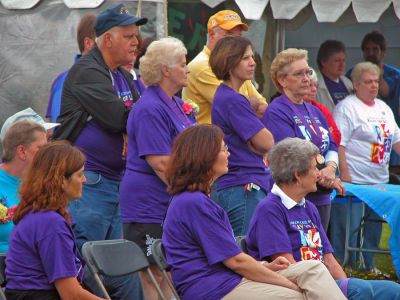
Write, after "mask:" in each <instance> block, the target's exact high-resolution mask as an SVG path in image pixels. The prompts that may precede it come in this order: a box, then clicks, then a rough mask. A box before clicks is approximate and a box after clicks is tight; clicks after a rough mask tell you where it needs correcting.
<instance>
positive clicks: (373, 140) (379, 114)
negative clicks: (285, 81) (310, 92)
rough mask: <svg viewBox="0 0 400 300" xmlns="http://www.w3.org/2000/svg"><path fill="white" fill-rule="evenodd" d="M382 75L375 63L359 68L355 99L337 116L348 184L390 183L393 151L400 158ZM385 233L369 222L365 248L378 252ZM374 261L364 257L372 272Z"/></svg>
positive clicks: (355, 74) (344, 103) (397, 133)
mask: <svg viewBox="0 0 400 300" xmlns="http://www.w3.org/2000/svg"><path fill="white" fill-rule="evenodd" d="M380 72H381V71H380V69H379V67H378V66H376V65H375V64H373V63H370V62H362V63H359V64H357V65H356V66H355V67H354V69H353V71H352V73H351V78H352V81H353V85H354V90H355V95H351V96H348V97H346V98H345V99H344V100H342V101H341V102H340V103H339V104H338V105H337V106H336V108H335V110H334V112H333V116H334V118H335V120H336V123H337V125H338V126H339V129H340V131H341V133H342V140H341V142H340V146H339V162H340V177H341V179H342V180H343V181H346V182H352V183H356V184H376V183H388V181H389V159H390V153H391V151H392V149H393V150H395V151H396V153H397V154H400V130H399V127H398V125H397V124H396V121H395V118H394V115H393V112H392V110H391V109H390V107H389V106H388V105H387V104H386V103H385V102H383V101H382V100H379V99H377V96H378V90H379V77H380ZM357 215H359V214H357ZM366 215H367V216H369V218H368V219H370V220H371V219H372V220H374V219H375V220H376V219H379V217H378V216H377V215H376V214H375V213H374V212H373V211H372V210H371V209H369V208H368V207H367V209H366ZM356 222H357V221H356ZM381 231H382V226H381V224H380V223H376V222H373V223H371V222H368V221H367V222H366V224H365V228H364V246H365V247H367V248H377V247H378V245H379V241H380V236H381ZM335 250H336V249H335ZM373 258H374V255H373V254H364V260H365V264H366V266H367V267H368V268H373V266H374V264H373Z"/></svg>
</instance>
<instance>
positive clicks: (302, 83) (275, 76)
mask: <svg viewBox="0 0 400 300" xmlns="http://www.w3.org/2000/svg"><path fill="white" fill-rule="evenodd" d="M311 72H312V70H311V69H310V67H309V66H308V63H307V51H306V50H302V49H293V48H290V49H286V50H284V51H282V52H280V53H278V55H277V56H276V57H275V58H274V60H273V61H272V64H271V78H272V81H273V82H274V84H275V86H276V88H277V89H278V90H279V92H281V93H282V95H281V96H279V97H278V98H276V99H274V101H273V102H272V103H271V105H269V107H268V108H267V110H266V111H265V114H264V116H263V117H262V119H261V121H262V122H263V123H264V125H265V127H266V128H268V129H269V130H270V131H271V132H272V135H273V136H274V139H275V142H279V141H281V140H283V139H284V138H287V137H298V138H301V139H305V140H309V141H311V142H312V143H313V144H314V145H316V146H317V147H318V148H319V150H320V153H321V156H319V157H318V167H319V168H320V169H321V176H320V177H319V180H318V184H319V188H318V190H317V191H316V192H314V193H312V194H310V195H308V197H307V199H309V200H310V201H311V202H313V203H314V204H315V205H316V206H317V208H318V211H319V214H320V215H321V220H322V225H323V226H324V228H325V229H327V227H328V224H329V217H330V208H331V199H330V195H331V191H332V190H331V189H332V188H335V189H337V191H338V192H339V193H340V194H342V193H344V188H343V185H342V184H341V183H340V180H339V179H336V178H335V173H336V169H337V166H338V152H337V145H336V144H335V142H334V141H333V139H332V136H331V133H330V131H329V125H328V122H327V121H326V118H325V116H324V115H323V114H322V112H321V111H320V110H319V109H318V108H317V107H315V106H313V105H311V104H310V103H307V102H305V101H304V98H305V97H307V96H308V93H309V91H310V75H311Z"/></svg>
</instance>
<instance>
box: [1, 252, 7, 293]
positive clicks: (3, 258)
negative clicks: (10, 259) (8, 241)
mask: <svg viewBox="0 0 400 300" xmlns="http://www.w3.org/2000/svg"><path fill="white" fill-rule="evenodd" d="M5 282H6V254H5V253H0V299H1V300H6V295H5V294H4V291H3V288H2V286H3V285H4V283H5Z"/></svg>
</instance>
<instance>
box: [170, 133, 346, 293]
mask: <svg viewBox="0 0 400 300" xmlns="http://www.w3.org/2000/svg"><path fill="white" fill-rule="evenodd" d="M223 138H224V135H223V132H222V131H221V129H220V128H218V127H217V126H215V125H198V126H194V127H191V128H189V129H186V130H185V131H184V132H183V133H181V134H180V135H179V136H178V137H177V138H176V140H175V142H174V146H173V149H172V154H171V158H170V161H169V163H168V166H167V170H166V178H167V181H168V192H169V193H170V194H172V198H171V201H170V205H169V207H168V211H167V214H166V217H165V220H164V223H163V227H164V232H163V237H162V241H163V245H164V248H165V253H166V256H167V260H168V263H169V264H170V265H171V273H172V278H173V281H174V284H175V286H176V288H177V291H178V293H179V294H180V296H181V297H182V299H184V300H185V299H190V300H200V299H224V300H237V299H255V300H258V299H270V300H277V299H323V298H324V294H325V291H326V290H329V291H330V294H331V297H330V299H345V298H344V296H343V294H342V293H341V291H340V289H339V288H338V287H337V285H336V283H335V282H334V280H333V279H332V277H331V276H330V275H329V273H328V271H327V270H326V268H325V267H323V266H322V264H321V263H320V262H317V263H316V262H305V264H304V263H300V264H292V265H290V266H289V265H288V264H287V261H286V260H285V259H282V258H279V257H278V258H276V259H275V260H274V261H273V262H272V263H267V262H260V261H256V260H254V259H253V258H252V257H250V256H249V255H247V254H245V253H243V252H242V251H241V249H240V248H239V246H238V245H237V244H236V242H235V238H234V236H233V233H232V227H231V225H230V223H229V220H228V216H227V214H226V212H225V211H224V210H223V209H222V207H220V206H219V205H218V204H217V203H216V202H214V201H213V200H211V199H210V190H211V185H212V183H213V182H214V181H215V180H216V179H217V178H219V177H220V176H222V175H224V174H226V173H227V172H228V157H229V156H230V155H229V151H228V148H227V146H226V144H225V142H224V140H223Z"/></svg>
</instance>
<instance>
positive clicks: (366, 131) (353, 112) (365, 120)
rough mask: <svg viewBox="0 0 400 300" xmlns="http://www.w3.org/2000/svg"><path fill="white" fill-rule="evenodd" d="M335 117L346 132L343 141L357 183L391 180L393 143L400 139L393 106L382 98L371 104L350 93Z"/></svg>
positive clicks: (348, 162)
mask: <svg viewBox="0 0 400 300" xmlns="http://www.w3.org/2000/svg"><path fill="white" fill-rule="evenodd" d="M333 117H334V119H335V121H336V124H337V125H338V127H339V130H340V132H341V134H342V140H341V142H340V145H341V146H344V147H345V148H346V150H345V153H346V161H347V165H348V168H349V175H350V176H351V179H352V181H353V183H358V184H374V183H387V182H388V181H389V169H388V164H389V159H390V152H391V150H392V146H393V144H395V143H397V142H399V141H400V130H399V127H398V126H397V124H396V121H395V119H394V116H393V112H392V110H391V109H390V107H389V106H388V105H387V104H386V103H385V102H383V101H382V100H379V99H375V104H374V105H373V106H368V105H367V104H365V103H364V102H362V101H361V100H360V99H358V98H357V97H356V96H355V95H350V96H348V97H346V98H345V99H344V100H342V101H341V102H340V103H339V104H338V105H337V106H336V107H335V109H334V111H333Z"/></svg>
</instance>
